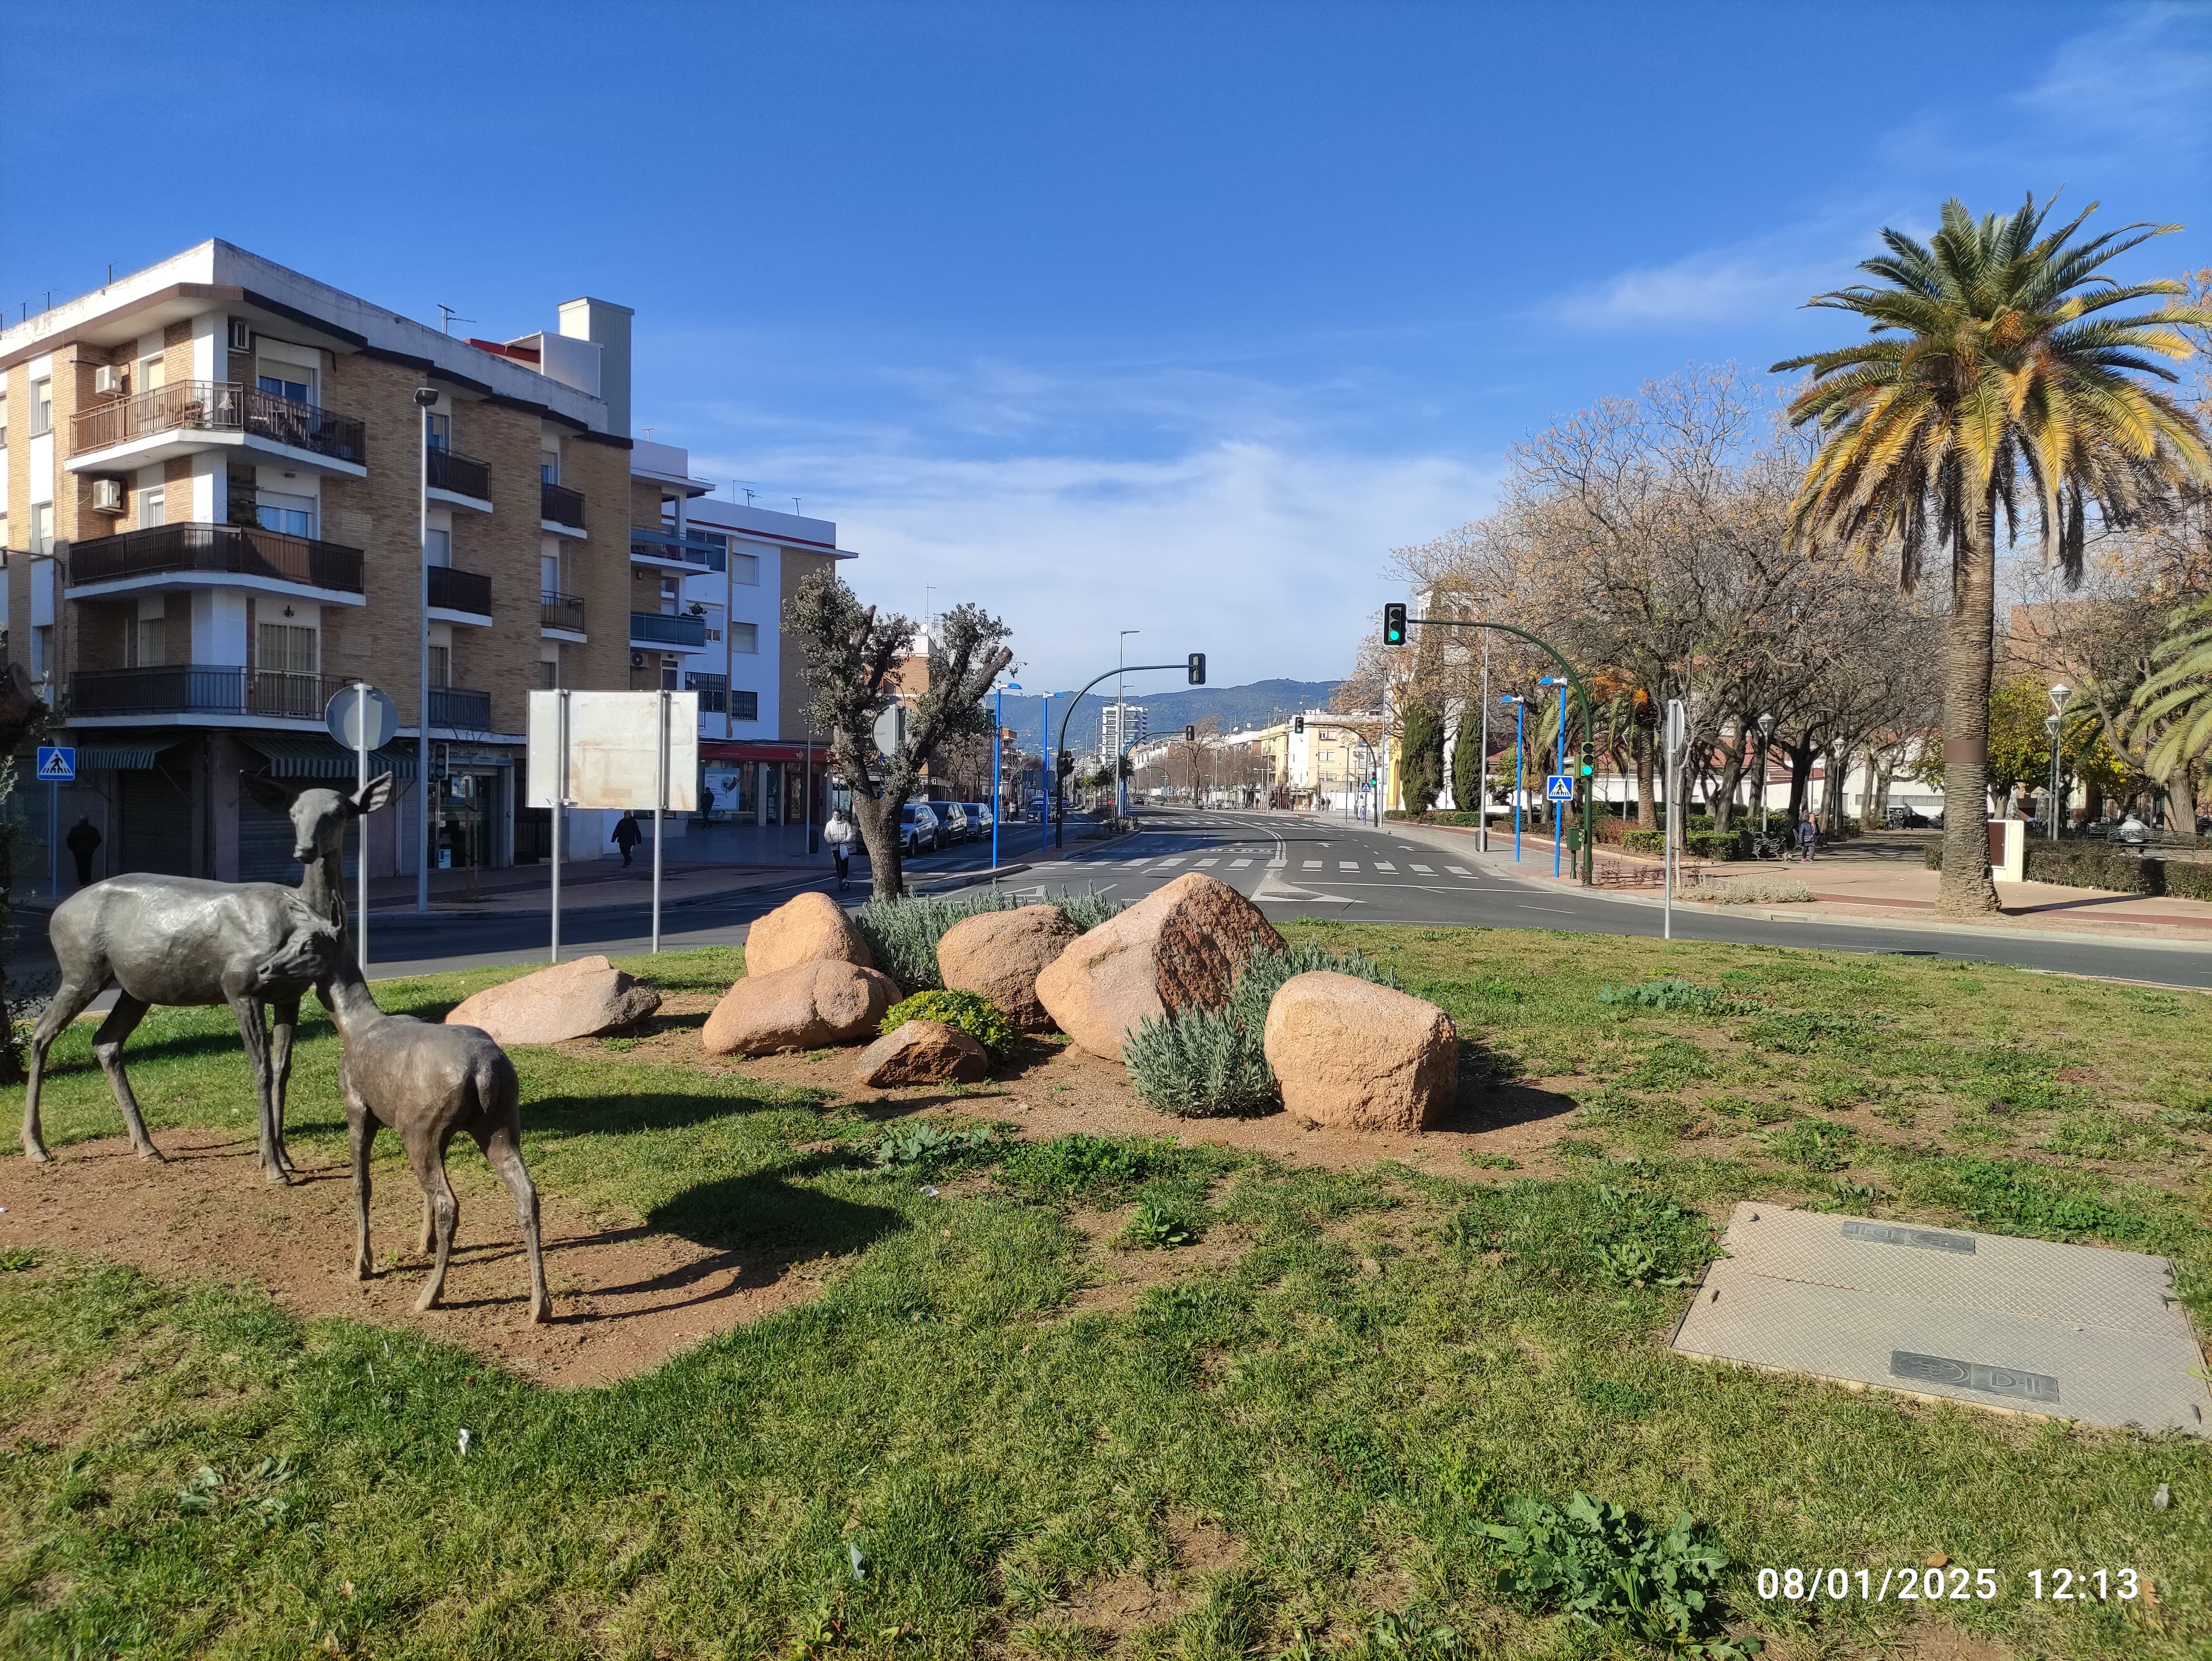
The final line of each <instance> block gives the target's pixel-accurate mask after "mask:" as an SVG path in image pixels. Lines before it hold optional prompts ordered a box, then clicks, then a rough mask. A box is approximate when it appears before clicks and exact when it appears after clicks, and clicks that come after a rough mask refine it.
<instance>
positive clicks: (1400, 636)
mask: <svg viewBox="0 0 2212 1661" xmlns="http://www.w3.org/2000/svg"><path fill="white" fill-rule="evenodd" d="M1405 643H1406V608H1405V607H1404V606H1402V605H1398V604H1396V603H1395V602H1393V603H1392V604H1390V605H1386V606H1384V607H1383V644H1384V645H1385V646H1403V645H1404V644H1405Z"/></svg>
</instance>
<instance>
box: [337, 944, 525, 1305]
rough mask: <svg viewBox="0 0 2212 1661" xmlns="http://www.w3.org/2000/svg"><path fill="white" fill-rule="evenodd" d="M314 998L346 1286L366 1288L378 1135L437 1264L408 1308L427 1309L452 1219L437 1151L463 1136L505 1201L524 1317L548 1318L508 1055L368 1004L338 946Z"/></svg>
mask: <svg viewBox="0 0 2212 1661" xmlns="http://www.w3.org/2000/svg"><path fill="white" fill-rule="evenodd" d="M316 994H317V995H318V996H319V997H320V998H321V999H322V1001H323V1003H324V1005H325V1007H327V1008H328V1009H329V1010H330V1012H331V1020H332V1021H334V1022H336V1023H337V1029H338V1036H339V1037H341V1038H342V1039H343V1040H344V1043H345V1049H344V1053H343V1059H342V1060H341V1061H340V1062H339V1063H338V1093H339V1094H340V1095H341V1096H342V1097H343V1098H344V1101H345V1110H346V1130H347V1141H348V1142H349V1144H350V1146H351V1148H352V1152H353V1198H354V1213H355V1220H356V1223H357V1225H358V1227H357V1231H356V1236H355V1241H356V1244H355V1247H354V1265H353V1268H354V1278H355V1279H356V1280H361V1281H366V1280H368V1278H369V1277H370V1275H372V1274H374V1261H373V1260H372V1259H371V1257H370V1256H369V1251H368V1191H369V1188H368V1156H369V1152H370V1149H371V1148H372V1147H374V1144H375V1141H376V1133H377V1132H378V1131H379V1130H380V1129H382V1128H384V1127H385V1126H386V1125H389V1126H390V1127H391V1128H392V1129H394V1130H396V1131H398V1133H399V1140H400V1141H401V1143H402V1144H403V1145H404V1147H406V1149H407V1163H408V1164H409V1165H411V1166H413V1167H414V1171H415V1180H416V1182H417V1183H421V1184H422V1250H424V1251H426V1252H428V1251H432V1250H435V1252H436V1254H437V1257H436V1261H435V1262H434V1263H433V1264H432V1265H431V1268H430V1278H429V1280H428V1281H427V1282H425V1283H424V1285H423V1287H422V1295H421V1296H420V1297H418V1298H417V1299H416V1300H415V1307H416V1309H417V1310H429V1309H433V1308H435V1307H436V1305H437V1302H438V1295H439V1293H441V1292H442V1291H444V1290H445V1286H446V1264H447V1260H448V1259H449V1258H450V1257H451V1256H453V1231H454V1229H455V1228H456V1227H457V1226H459V1221H460V1207H459V1205H458V1204H457V1203H456V1202H455V1201H454V1199H453V1184H452V1183H448V1182H447V1180H446V1147H447V1144H448V1143H450V1142H451V1141H453V1138H454V1137H455V1136H457V1135H460V1134H461V1133H462V1132H464V1131H465V1132H466V1133H467V1134H468V1135H471V1136H472V1137H474V1138H475V1139H476V1144H477V1147H480V1148H482V1149H483V1154H484V1158H485V1159H487V1160H489V1162H490V1164H491V1168H492V1170H493V1171H495V1172H497V1173H498V1176H499V1179H500V1181H501V1182H502V1183H506V1184H507V1192H508V1193H509V1194H511V1195H513V1196H514V1214H515V1219H516V1220H517V1221H518V1222H520V1224H521V1225H522V1244H523V1250H525V1252H526V1254H527V1255H528V1256H529V1258H530V1318H531V1319H532V1321H548V1320H550V1319H551V1318H552V1317H553V1299H552V1298H551V1296H550V1294H549V1293H547V1292H546V1290H545V1262H544V1258H543V1257H542V1256H540V1255H539V1253H538V1190H537V1189H535V1188H533V1187H532V1186H531V1182H530V1173H529V1171H526V1170H525V1169H524V1168H523V1164H522V1086H521V1085H520V1082H519V1081H518V1080H516V1078H515V1075H514V1063H513V1062H511V1061H509V1060H508V1059H507V1052H506V1051H505V1050H501V1048H500V1047H499V1044H498V1043H497V1042H496V1041H495V1039H494V1038H493V1037H492V1036H491V1034H489V1032H486V1031H483V1028H481V1027H475V1026H447V1025H434V1024H432V1023H430V1022H428V1021H418V1020H416V1019H415V1018H414V1017H413V1016H411V1015H387V1014H386V1013H384V1011H383V1010H382V1009H380V1008H379V1007H377V1002H376V1000H375V999H374V997H372V996H371V995H370V994H369V990H368V983H367V982H366V981H365V980H363V979H362V973H361V964H360V963H359V961H358V960H357V959H356V958H355V956H354V953H353V948H352V946H351V945H350V944H349V943H347V944H342V945H341V946H340V948H339V952H338V961H337V967H336V969H335V970H333V971H332V972H331V974H330V976H329V977H327V978H325V980H324V981H323V982H322V983H320V984H319V986H318V987H317V988H316Z"/></svg>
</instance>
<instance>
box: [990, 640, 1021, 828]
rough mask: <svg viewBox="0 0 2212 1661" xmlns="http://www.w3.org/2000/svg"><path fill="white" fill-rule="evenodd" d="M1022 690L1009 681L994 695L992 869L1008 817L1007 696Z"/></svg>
mask: <svg viewBox="0 0 2212 1661" xmlns="http://www.w3.org/2000/svg"><path fill="white" fill-rule="evenodd" d="M1021 690H1022V684H1021V682H1019V681H1018V680H1016V681H1009V682H1007V683H1006V684H1004V685H1001V686H1000V688H999V689H998V691H996V692H995V693H994V695H993V696H994V698H995V699H996V700H997V701H996V703H994V706H993V709H992V714H991V868H992V869H993V870H994V871H995V870H997V869H998V868H999V821H1000V819H1002V818H1005V817H1006V785H1005V783H1004V782H1003V772H1004V768H1003V764H1004V763H1005V761H1006V694H1007V693H1008V692H1010V691H1012V692H1018V691H1021Z"/></svg>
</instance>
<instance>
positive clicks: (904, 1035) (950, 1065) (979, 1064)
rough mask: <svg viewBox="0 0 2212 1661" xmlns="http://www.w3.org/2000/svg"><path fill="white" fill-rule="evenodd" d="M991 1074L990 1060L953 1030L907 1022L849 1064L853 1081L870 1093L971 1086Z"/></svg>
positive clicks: (933, 1023)
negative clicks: (910, 1087) (898, 1086)
mask: <svg viewBox="0 0 2212 1661" xmlns="http://www.w3.org/2000/svg"><path fill="white" fill-rule="evenodd" d="M990 1070H991V1057H990V1056H989V1054H988V1053H987V1051H986V1050H984V1048H983V1046H982V1045H981V1044H980V1043H976V1042H975V1039H973V1038H971V1037H969V1036H968V1035H967V1034H966V1033H965V1032H963V1031H961V1030H960V1029H959V1028H958V1027H957V1026H947V1025H945V1023H944V1022H942V1021H908V1023H907V1024H906V1025H904V1026H902V1027H900V1028H898V1029H897V1030H896V1031H891V1032H886V1033H885V1034H884V1036H883V1037H880V1038H878V1039H877V1040H876V1041H875V1042H874V1043H872V1044H870V1045H869V1046H868V1047H867V1048H866V1050H862V1051H861V1052H860V1059H859V1060H858V1061H856V1062H854V1063H853V1077H854V1080H857V1081H858V1082H860V1083H861V1084H864V1085H866V1086H869V1088H871V1089H873V1090H887V1089H889V1088H890V1086H893V1085H895V1084H948V1083H958V1084H974V1083H975V1081H976V1080H979V1079H981V1078H982V1077H984V1076H985V1075H986V1074H988V1073H989V1072H990Z"/></svg>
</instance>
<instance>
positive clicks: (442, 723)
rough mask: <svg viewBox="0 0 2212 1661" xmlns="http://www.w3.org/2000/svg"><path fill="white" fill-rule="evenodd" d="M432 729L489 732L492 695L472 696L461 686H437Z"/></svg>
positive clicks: (432, 695) (433, 694) (432, 693)
mask: <svg viewBox="0 0 2212 1661" xmlns="http://www.w3.org/2000/svg"><path fill="white" fill-rule="evenodd" d="M430 725H431V726H432V727H434V728H435V727H444V728H445V729H447V731H448V732H454V733H488V732H489V731H490V730H491V694H490V693H489V692H471V691H467V690H466V689H465V688H463V687H459V686H433V687H432V688H431V689H430Z"/></svg>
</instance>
